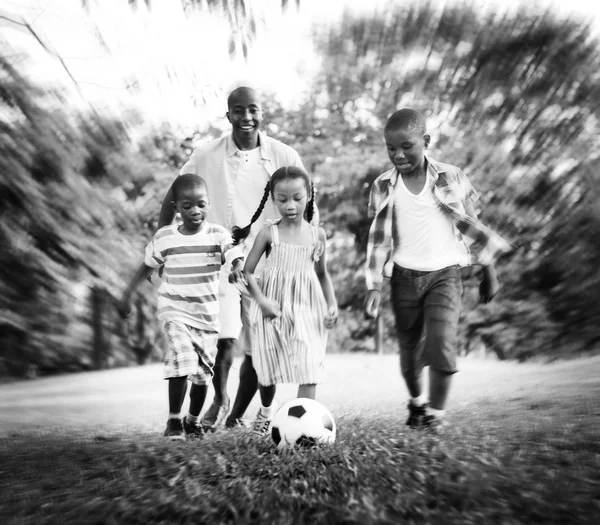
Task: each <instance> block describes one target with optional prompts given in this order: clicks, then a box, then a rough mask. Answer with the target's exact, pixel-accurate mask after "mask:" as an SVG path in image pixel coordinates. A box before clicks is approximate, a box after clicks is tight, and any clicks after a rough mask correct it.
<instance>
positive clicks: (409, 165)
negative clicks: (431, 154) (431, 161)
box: [384, 128, 429, 174]
mask: <svg viewBox="0 0 600 525" xmlns="http://www.w3.org/2000/svg"><path fill="white" fill-rule="evenodd" d="M384 137H385V145H386V147H387V151H388V156H389V158H390V160H391V161H392V164H393V165H394V166H396V168H398V171H399V172H400V173H402V174H409V173H412V172H413V171H414V170H415V169H417V168H419V167H420V166H421V165H422V164H423V160H424V154H425V148H426V147H427V146H428V145H429V135H423V134H422V133H419V132H418V131H416V130H413V129H405V128H399V129H391V130H388V131H386V132H385V133H384Z"/></svg>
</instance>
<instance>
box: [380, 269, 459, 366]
mask: <svg viewBox="0 0 600 525" xmlns="http://www.w3.org/2000/svg"><path fill="white" fill-rule="evenodd" d="M390 284H391V288H392V293H391V299H392V307H393V309H394V315H395V317H396V331H397V333H398V341H399V343H400V367H401V369H402V373H403V375H407V374H408V375H410V374H411V373H414V372H415V371H417V370H420V369H421V368H422V367H423V366H427V365H428V366H429V367H430V368H431V369H433V370H436V371H438V372H445V373H448V374H454V373H455V372H457V371H458V370H457V368H456V355H457V348H456V347H457V342H458V341H457V340H458V319H459V316H460V309H461V303H462V292H463V286H462V280H461V275H460V267H459V266H449V267H448V268H442V269H441V270H437V271H433V272H423V271H418V270H410V269H406V268H402V267H400V266H398V265H394V270H393V272H392V278H391V282H390Z"/></svg>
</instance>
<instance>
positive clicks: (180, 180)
mask: <svg viewBox="0 0 600 525" xmlns="http://www.w3.org/2000/svg"><path fill="white" fill-rule="evenodd" d="M190 188H206V190H207V191H208V186H207V185H206V181H205V180H204V179H203V178H202V177H200V175H196V174H195V173H184V174H183V175H180V176H179V177H177V178H176V179H175V181H173V185H172V186H171V190H172V191H173V200H175V201H176V200H177V198H178V195H179V193H180V192H181V191H183V190H187V189H190Z"/></svg>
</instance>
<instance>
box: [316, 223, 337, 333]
mask: <svg viewBox="0 0 600 525" xmlns="http://www.w3.org/2000/svg"><path fill="white" fill-rule="evenodd" d="M319 241H321V243H322V244H323V253H322V254H321V257H320V258H319V260H318V261H317V262H316V263H315V271H316V272H317V276H318V277H319V282H320V283H321V289H322V290H323V295H324V296H325V302H326V303H327V317H326V318H325V326H326V327H327V328H332V327H333V325H334V324H335V323H336V321H337V318H338V305H337V300H336V298H335V292H334V290H333V283H332V282H331V276H330V275H329V271H328V270H327V257H326V255H327V235H326V234H325V230H324V229H323V228H319Z"/></svg>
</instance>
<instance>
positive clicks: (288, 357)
mask: <svg viewBox="0 0 600 525" xmlns="http://www.w3.org/2000/svg"><path fill="white" fill-rule="evenodd" d="M269 195H270V196H271V198H272V199H273V202H274V203H275V206H276V207H277V209H278V210H279V213H280V214H281V219H279V220H278V221H276V222H275V223H273V224H270V225H266V226H265V227H263V229H262V230H260V232H259V233H258V235H257V236H256V240H255V242H254V244H253V246H252V249H251V250H250V253H249V254H248V257H247V259H246V263H245V265H244V276H245V278H246V281H247V285H248V291H249V292H250V294H251V295H252V297H254V299H255V301H254V302H253V304H252V307H251V310H250V319H251V334H252V338H253V344H252V348H253V352H252V362H253V365H254V368H255V370H256V374H257V376H258V382H259V391H260V399H261V408H260V410H259V412H258V416H257V418H256V421H255V422H254V431H255V432H257V433H261V434H264V433H266V432H267V431H268V428H269V424H270V422H271V419H272V417H273V415H274V412H275V407H274V404H273V399H274V398H275V391H276V386H277V384H278V383H296V384H299V385H300V386H299V388H298V397H308V398H311V399H314V398H315V395H316V385H317V383H318V381H319V377H320V373H321V369H322V366H323V359H324V357H325V347H326V344H327V329H329V328H331V327H333V325H334V324H335V322H336V321H337V316H338V309H337V303H336V299H335V295H334V292H333V286H332V284H331V279H330V277H329V273H328V272H327V266H326V258H325V243H326V237H325V231H324V230H323V228H319V227H317V226H313V225H311V224H310V221H311V220H312V214H313V211H314V188H313V185H312V182H311V181H310V178H309V177H308V175H307V174H306V172H304V171H303V170H302V169H300V168H297V167H295V166H290V167H284V168H280V169H278V170H277V171H275V172H274V173H273V175H272V176H271V180H270V181H269V183H268V184H267V187H266V188H265V193H264V195H263V199H262V201H261V205H260V206H259V208H258V210H257V211H256V213H255V214H254V216H253V218H252V219H253V220H252V222H254V221H255V220H256V219H257V218H258V217H259V216H260V214H261V212H262V209H263V207H264V205H265V203H266V201H267V199H268V198H269ZM252 222H251V223H250V225H248V226H247V227H246V228H243V229H238V228H234V231H233V234H232V236H233V238H234V242H239V241H240V240H242V239H243V238H245V236H247V235H248V232H249V231H250V226H251V225H252ZM263 254H266V262H265V267H264V269H263V271H262V274H261V275H260V277H258V278H257V277H255V275H254V271H255V269H256V266H257V264H258V262H259V260H260V259H261V257H262V256H263Z"/></svg>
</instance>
